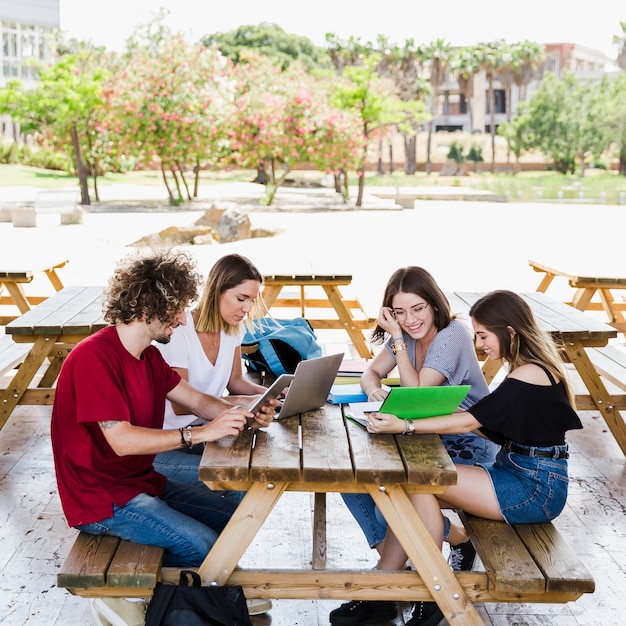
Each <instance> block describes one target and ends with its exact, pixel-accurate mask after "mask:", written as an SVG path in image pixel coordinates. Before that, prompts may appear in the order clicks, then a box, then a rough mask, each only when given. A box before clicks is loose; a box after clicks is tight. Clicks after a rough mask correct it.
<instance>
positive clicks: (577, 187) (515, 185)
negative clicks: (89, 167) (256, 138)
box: [0, 165, 626, 205]
mask: <svg viewBox="0 0 626 626" xmlns="http://www.w3.org/2000/svg"><path fill="white" fill-rule="evenodd" d="M254 176H255V172H254V171H253V170H232V171H228V172H226V171H224V172H202V174H201V184H202V185H208V184H219V183H222V182H233V181H251V180H253V179H254ZM289 178H290V179H294V180H301V181H310V182H319V181H321V179H322V174H321V173H320V172H315V171H295V172H291V173H290V174H289ZM187 182H188V184H189V185H190V186H192V185H193V175H192V174H191V173H189V174H188V176H187ZM120 183H121V184H137V185H163V180H162V178H161V173H160V172H158V171H144V172H129V173H127V174H106V175H105V176H102V177H100V178H98V184H99V185H100V186H105V185H113V184H120ZM77 184H78V182H77V179H76V177H75V176H70V175H68V174H65V173H63V172H58V171H52V170H44V169H39V168H33V167H27V166H24V165H0V187H1V186H14V185H25V186H33V187H39V188H41V189H58V188H61V187H66V186H70V185H77ZM350 184H351V185H356V184H357V179H356V177H351V178H350ZM367 185H377V186H397V187H419V186H453V187H473V188H476V189H484V190H488V191H492V192H494V193H496V194H498V195H500V196H503V197H507V198H508V199H509V200H510V201H526V202H528V201H536V200H562V201H564V202H575V203H576V202H594V203H596V202H604V203H606V204H622V205H626V178H625V177H623V176H619V175H618V174H617V172H615V171H606V170H600V169H589V170H587V171H586V173H585V176H584V178H580V177H579V176H571V175H568V176H564V175H563V174H558V173H557V172H551V171H543V172H536V171H533V172H520V173H518V174H490V173H478V174H477V173H469V174H468V175H466V176H447V177H446V176H439V175H438V174H431V175H430V176H428V175H426V174H425V173H423V172H419V173H417V174H415V175H413V176H406V175H405V174H404V173H403V172H401V171H396V172H394V173H393V174H387V175H383V176H379V175H377V174H376V173H375V172H368V173H367V174H366V188H367Z"/></svg>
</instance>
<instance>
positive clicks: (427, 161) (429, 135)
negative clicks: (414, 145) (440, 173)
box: [426, 119, 435, 174]
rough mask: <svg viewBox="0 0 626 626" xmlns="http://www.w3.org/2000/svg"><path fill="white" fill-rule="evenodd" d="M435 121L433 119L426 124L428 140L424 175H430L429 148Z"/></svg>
mask: <svg viewBox="0 0 626 626" xmlns="http://www.w3.org/2000/svg"><path fill="white" fill-rule="evenodd" d="M434 123H435V121H434V120H433V119H431V120H430V122H428V140H427V142H426V173H427V174H430V172H431V169H432V168H431V164H430V146H431V139H432V136H433V125H434Z"/></svg>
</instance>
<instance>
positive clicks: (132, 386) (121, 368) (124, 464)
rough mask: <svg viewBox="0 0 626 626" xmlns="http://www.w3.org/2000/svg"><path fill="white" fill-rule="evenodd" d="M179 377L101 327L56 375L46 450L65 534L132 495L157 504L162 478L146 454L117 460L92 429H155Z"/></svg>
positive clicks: (152, 354)
mask: <svg viewBox="0 0 626 626" xmlns="http://www.w3.org/2000/svg"><path fill="white" fill-rule="evenodd" d="M179 382H180V376H179V375H178V374H177V373H176V372H175V371H174V370H172V369H171V368H170V367H169V365H167V363H166V362H165V361H164V359H163V357H162V356H161V353H160V352H159V350H158V349H157V348H156V347H154V346H149V347H148V348H147V349H146V350H145V351H144V353H143V355H142V358H141V359H136V358H135V357H133V356H132V355H131V354H130V353H129V352H128V351H127V350H126V349H125V348H124V346H123V345H122V343H121V341H120V339H119V336H118V334H117V330H116V328H115V327H114V326H109V327H107V328H104V329H102V330H101V331H99V332H97V333H95V334H94V335H92V336H91V337H88V338H87V339H84V340H83V341H81V342H80V343H79V344H78V345H77V346H76V347H75V348H74V349H73V350H72V351H71V352H70V354H69V356H68V357H67V359H66V360H65V363H64V364H63V367H62V368H61V373H60V375H59V380H58V382H57V387H56V393H55V397H54V406H53V409H52V426H51V434H52V450H53V452H54V463H55V470H56V477H57V484H58V487H59V496H60V498H61V504H62V505H63V511H64V512H65V516H66V518H67V522H68V524H69V525H70V526H79V525H81V524H89V523H92V522H98V521H100V520H103V519H107V518H109V517H111V516H112V515H113V504H116V505H118V506H123V505H124V504H126V503H127V502H128V501H129V500H131V499H132V498H134V497H135V496H137V495H138V494H140V493H147V494H150V495H154V496H160V495H161V494H162V492H163V486H164V484H165V477H164V476H163V475H162V474H159V473H158V472H156V471H155V470H154V468H153V467H152V462H153V460H154V455H153V454H143V455H132V456H118V455H117V454H115V452H114V451H113V449H112V448H111V446H110V445H109V444H108V443H107V441H106V439H105V437H104V435H103V434H102V431H101V429H100V426H99V425H98V422H105V421H111V420H113V421H122V420H123V421H127V422H130V423H131V424H133V425H134V426H144V427H147V428H162V427H163V415H164V411H165V396H166V394H167V393H169V392H170V391H171V390H172V389H173V388H174V387H176V385H177V384H178V383H179Z"/></svg>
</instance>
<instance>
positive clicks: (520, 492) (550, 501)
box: [484, 444, 569, 524]
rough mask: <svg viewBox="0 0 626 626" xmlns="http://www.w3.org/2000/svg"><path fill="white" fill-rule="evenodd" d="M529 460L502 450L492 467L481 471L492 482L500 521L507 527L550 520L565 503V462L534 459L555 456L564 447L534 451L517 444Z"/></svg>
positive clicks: (532, 447) (531, 448) (489, 464)
mask: <svg viewBox="0 0 626 626" xmlns="http://www.w3.org/2000/svg"><path fill="white" fill-rule="evenodd" d="M516 445H517V446H519V447H520V448H525V449H526V450H528V451H529V456H526V455H523V454H517V453H515V452H509V451H508V450H505V449H504V448H502V450H500V452H499V453H498V456H497V457H496V461H495V463H487V464H485V465H484V468H485V469H486V470H487V473H488V474H489V477H490V478H491V484H492V485H493V489H494V491H495V492H496V497H497V498H498V504H499V505H500V511H501V513H502V517H504V519H505V521H506V522H507V523H508V524H537V523H541V522H548V521H550V520H553V519H554V518H555V517H557V516H558V515H559V513H561V511H562V510H563V507H564V506H565V502H566V500H567V491H568V483H569V478H568V469H567V459H555V458H546V457H541V456H533V452H534V451H535V450H542V451H550V452H556V454H557V456H558V453H559V452H561V451H565V450H567V446H566V445H562V446H550V447H534V446H525V445H522V444H516Z"/></svg>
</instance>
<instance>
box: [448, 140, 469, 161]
mask: <svg viewBox="0 0 626 626" xmlns="http://www.w3.org/2000/svg"><path fill="white" fill-rule="evenodd" d="M448 158H449V159H452V160H453V161H454V162H455V163H463V161H465V155H464V154H463V146H462V145H461V144H460V143H459V142H458V141H453V142H452V143H451V144H450V150H448Z"/></svg>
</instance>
